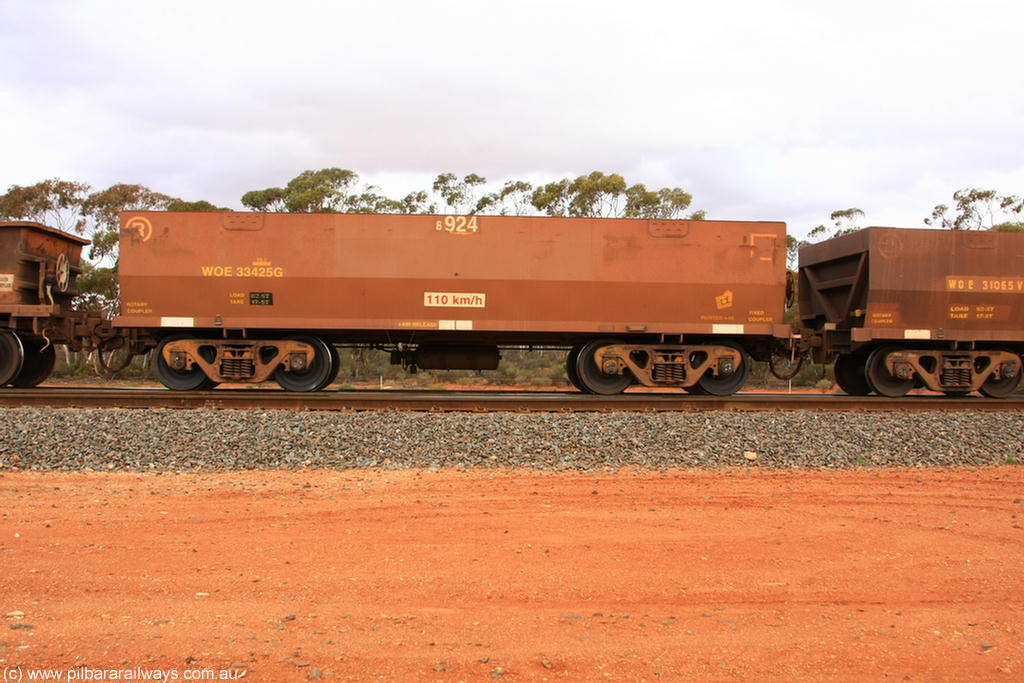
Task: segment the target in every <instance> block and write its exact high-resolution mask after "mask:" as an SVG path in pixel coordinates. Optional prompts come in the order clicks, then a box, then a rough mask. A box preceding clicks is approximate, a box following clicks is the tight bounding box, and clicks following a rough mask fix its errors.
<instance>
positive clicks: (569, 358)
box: [565, 345, 590, 394]
mask: <svg viewBox="0 0 1024 683" xmlns="http://www.w3.org/2000/svg"><path fill="white" fill-rule="evenodd" d="M582 350H583V347H582V346H579V345H577V346H574V347H572V348H571V349H569V353H568V354H567V355H566V356H565V374H566V376H567V377H568V378H569V384H571V385H572V386H573V387H575V388H576V389H577V390H578V391H582V392H583V393H584V394H589V393H590V392H589V391H587V388H586V387H585V386H583V383H582V382H580V374H579V373H578V372H576V363H577V362H578V361H579V357H580V351H582Z"/></svg>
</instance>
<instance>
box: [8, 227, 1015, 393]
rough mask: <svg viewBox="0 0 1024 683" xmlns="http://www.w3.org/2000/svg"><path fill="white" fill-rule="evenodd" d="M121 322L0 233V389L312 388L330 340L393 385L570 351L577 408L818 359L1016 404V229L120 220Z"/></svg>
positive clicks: (56, 260) (51, 249)
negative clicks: (93, 367)
mask: <svg viewBox="0 0 1024 683" xmlns="http://www.w3.org/2000/svg"><path fill="white" fill-rule="evenodd" d="M121 223H122V226H121V252H120V253H121V257H120V264H119V271H120V285H121V299H122V300H121V315H120V316H118V317H116V318H114V320H113V321H110V320H108V319H107V318H105V317H104V316H102V315H101V314H99V313H93V312H84V311H76V310H73V309H72V300H73V298H74V297H75V295H76V291H75V286H76V279H77V276H78V274H79V273H80V272H81V270H80V255H81V249H82V246H83V245H84V244H86V243H87V242H86V240H83V239H82V238H80V237H76V236H74V235H69V234H67V233H63V232H61V231H59V230H55V229H53V228H48V227H46V226H44V225H41V224H38V223H29V222H7V223H0V385H4V384H13V385H14V386H21V387H25V386H34V385H36V384H38V383H40V382H41V381H43V380H44V379H46V377H47V376H48V375H49V374H50V372H51V370H52V369H53V365H54V360H55V354H54V349H53V345H54V344H67V345H68V346H69V347H70V348H72V349H74V350H79V349H83V348H84V349H88V350H93V351H96V352H97V353H96V356H97V357H98V358H99V359H100V362H101V363H102V364H104V365H105V364H106V363H105V361H103V358H104V355H105V354H110V353H112V352H114V351H116V350H121V351H123V352H125V353H124V354H122V355H123V356H125V357H127V358H130V357H131V356H132V355H133V354H140V353H147V352H150V351H154V350H155V353H154V356H153V363H154V367H155V369H156V373H157V375H158V377H159V378H160V380H161V381H162V382H163V383H164V384H165V385H166V386H168V387H170V388H172V389H177V390H190V389H201V388H208V387H212V386H214V385H216V384H218V383H222V382H232V383H237V382H253V383H255V382H262V381H265V380H274V381H276V382H277V383H278V384H279V385H280V386H281V387H283V388H285V389H287V390H291V391H314V390H317V389H321V388H323V387H325V386H326V385H327V384H329V383H330V382H331V381H332V380H333V379H334V377H335V376H336V374H337V372H338V352H337V348H336V347H337V346H345V345H350V346H369V347H374V348H378V349H383V350H386V351H390V354H391V360H392V362H393V363H395V364H401V365H403V366H404V367H406V368H407V369H409V370H410V371H416V370H417V369H418V368H424V369H448V368H451V369H477V370H486V369H494V368H496V367H497V365H498V362H499V358H500V353H501V349H502V348H504V347H509V346H517V347H518V346H532V347H557V348H563V349H568V350H569V352H568V354H567V361H566V373H567V375H568V377H569V380H570V381H571V382H572V384H573V385H574V386H575V387H577V388H578V389H580V390H581V391H585V392H592V393H600V394H613V393H618V392H620V391H623V390H624V389H626V388H627V387H629V386H630V385H633V384H642V385H646V386H649V387H665V388H668V387H675V388H683V389H686V390H687V391H689V392H692V393H708V394H716V395H726V394H731V393H733V392H735V391H737V390H738V389H739V388H740V387H742V386H743V384H744V381H745V380H746V377H747V374H748V372H749V369H750V363H751V359H756V360H772V359H773V358H774V357H776V356H778V355H786V356H790V357H795V356H797V355H800V356H810V357H812V358H813V359H814V360H815V361H817V362H823V363H827V362H834V363H835V377H836V381H837V383H838V384H839V386H840V387H841V388H842V389H843V390H844V391H846V392H847V393H850V394H860V395H863V394H868V393H872V392H874V393H878V394H882V395H885V396H901V395H903V394H906V393H907V392H908V391H910V390H911V389H913V388H915V387H926V388H928V389H930V390H932V391H937V392H941V393H944V394H947V395H961V394H965V393H968V392H971V391H980V392H981V393H982V394H984V395H987V396H991V397H1004V396H1007V395H1009V394H1010V393H1012V392H1013V391H1015V390H1016V388H1017V386H1018V384H1019V383H1020V378H1021V376H1022V374H1024V372H1022V360H1021V359H1022V354H1024V234H1015V233H998V232H973V231H970V232H968V231H944V230H915V229H899V228H867V229H865V230H861V231H858V232H855V233H851V234H848V235H844V236H840V237H836V238H834V239H831V240H828V241H825V242H821V243H819V244H814V245H809V246H806V247H804V248H803V249H801V251H800V268H799V303H800V309H799V310H800V317H801V326H800V328H799V329H794V328H792V327H790V326H789V325H787V324H784V323H783V322H782V317H783V311H784V309H785V307H786V306H787V305H788V304H789V303H791V297H792V295H793V293H794V292H793V285H794V284H795V283H794V282H793V278H792V276H791V274H790V273H788V272H787V270H786V266H785V262H786V230H785V225H784V224H783V223H776V222H739V221H675V220H636V219H584V218H541V217H502V216H451V215H448V216H428V215H359V214H262V213H233V212H218V213H166V212H138V211H133V212H126V213H124V214H122V217H121Z"/></svg>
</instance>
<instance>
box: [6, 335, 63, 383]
mask: <svg viewBox="0 0 1024 683" xmlns="http://www.w3.org/2000/svg"><path fill="white" fill-rule="evenodd" d="M21 345H22V349H23V351H24V360H23V362H22V364H21V372H19V373H18V374H17V376H15V378H14V379H13V380H11V384H12V385H14V386H16V387H18V388H20V389H28V388H30V387H34V386H38V385H39V384H41V383H42V382H43V381H44V380H46V378H47V377H49V376H50V373H51V372H53V367H54V365H56V364H57V352H56V351H54V348H53V344H51V343H50V342H49V340H47V339H44V338H42V337H37V336H35V335H31V336H29V335H26V336H25V337H23V338H22V340H21Z"/></svg>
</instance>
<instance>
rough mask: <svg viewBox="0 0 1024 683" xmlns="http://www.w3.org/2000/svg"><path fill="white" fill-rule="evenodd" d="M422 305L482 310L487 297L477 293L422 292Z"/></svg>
mask: <svg viewBox="0 0 1024 683" xmlns="http://www.w3.org/2000/svg"><path fill="white" fill-rule="evenodd" d="M423 305H424V306H429V307H431V308H484V307H486V305H487V295H486V294H483V293H477V292H423Z"/></svg>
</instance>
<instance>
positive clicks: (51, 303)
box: [0, 221, 121, 387]
mask: <svg viewBox="0 0 1024 683" xmlns="http://www.w3.org/2000/svg"><path fill="white" fill-rule="evenodd" d="M86 244H89V241H88V240H85V239H82V238H81V237H78V236H76V235H70V234H68V233H66V232H63V231H61V230H56V229H54V228H50V227H47V226H45V225H43V224H41V223H34V222H31V221H0V386H4V385H5V384H11V385H13V386H15V387H33V386H36V385H37V384H39V383H40V382H42V381H44V380H45V379H46V378H47V377H49V376H50V373H51V372H52V371H53V367H54V364H55V363H56V359H57V356H56V353H55V350H54V344H66V345H68V346H69V347H70V348H71V349H73V350H76V351H77V350H81V349H82V348H85V347H88V348H90V349H94V348H99V347H105V346H107V345H109V344H110V343H111V342H114V343H116V344H120V343H121V337H120V334H119V333H116V332H114V331H112V330H111V328H110V323H109V321H108V320H107V319H106V318H105V317H104V316H102V315H101V314H99V313H90V312H82V311H75V310H73V309H72V300H73V299H74V298H75V296H76V295H77V291H76V288H75V286H76V281H77V279H78V275H79V274H80V273H81V268H80V263H81V254H82V247H83V246H84V245H86Z"/></svg>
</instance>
